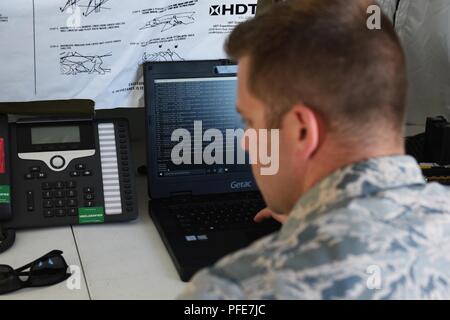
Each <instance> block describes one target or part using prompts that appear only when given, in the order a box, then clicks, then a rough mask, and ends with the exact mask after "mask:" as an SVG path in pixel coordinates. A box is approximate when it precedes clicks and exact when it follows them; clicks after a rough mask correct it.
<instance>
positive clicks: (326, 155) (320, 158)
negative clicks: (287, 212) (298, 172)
mask: <svg viewBox="0 0 450 320" xmlns="http://www.w3.org/2000/svg"><path fill="white" fill-rule="evenodd" d="M323 150H326V151H322V152H320V153H318V154H317V155H316V157H317V158H316V159H313V160H312V161H311V166H310V168H309V170H308V173H307V174H306V177H305V179H304V184H303V188H302V195H303V194H305V193H306V192H308V191H309V190H311V189H312V188H313V187H314V186H315V185H316V184H317V183H319V182H320V181H322V180H323V179H325V178H326V177H327V176H329V175H330V174H332V173H333V172H335V171H337V170H339V169H342V168H345V167H347V166H350V165H352V164H355V163H358V162H363V161H367V160H369V159H373V158H380V157H389V156H398V155H404V154H405V148H404V146H403V144H402V143H391V144H388V143H386V144H385V145H384V146H382V145H381V144H379V145H375V144H371V145H366V146H361V147H360V148H354V147H353V148H348V147H347V148H346V147H344V146H341V147H339V144H335V145H334V147H332V148H324V149H323Z"/></svg>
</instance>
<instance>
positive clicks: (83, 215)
mask: <svg viewBox="0 0 450 320" xmlns="http://www.w3.org/2000/svg"><path fill="white" fill-rule="evenodd" d="M78 221H79V223H80V224H87V223H103V222H105V209H104V208H103V207H92V208H79V209H78Z"/></svg>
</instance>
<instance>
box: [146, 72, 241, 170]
mask: <svg viewBox="0 0 450 320" xmlns="http://www.w3.org/2000/svg"><path fill="white" fill-rule="evenodd" d="M153 89H154V91H153V92H154V102H155V104H156V108H155V119H154V120H155V121H154V122H153V123H154V125H156V128H155V130H156V140H155V145H156V162H157V163H156V167H157V175H158V176H159V177H160V178H164V177H177V176H201V175H208V176H209V175H224V174H228V173H238V172H242V171H250V168H249V166H248V165H244V164H237V163H238V160H237V153H238V151H242V149H241V146H240V141H239V140H240V138H239V136H238V135H234V136H231V131H230V130H233V131H235V129H243V123H242V120H241V118H240V116H239V114H238V113H237V111H236V107H235V103H236V89H237V78H236V77H235V76H230V77H201V78H179V79H155V81H154V88H153ZM177 129H181V131H180V130H177ZM209 129H215V130H214V131H213V132H214V133H215V134H213V136H207V137H209V138H206V139H205V136H204V135H205V133H206V132H207V130H209ZM177 132H178V133H180V132H181V135H180V134H177ZM235 132H237V131H235ZM188 133H189V134H188ZM218 133H221V135H222V137H218ZM212 143H214V145H215V146H216V147H217V146H219V145H222V146H223V149H222V150H220V148H212ZM176 146H178V149H177V147H176ZM208 146H209V148H208ZM174 148H175V149H174ZM180 149H182V150H183V152H182V151H180ZM187 150H189V151H190V152H189V154H188V155H186V154H185V151H187ZM230 153H231V155H230ZM242 153H243V152H242ZM205 154H206V155H210V156H213V157H214V159H215V160H217V161H215V163H213V164H211V162H210V160H207V159H206V158H205ZM174 156H175V157H181V156H182V157H183V159H184V160H185V161H183V162H182V163H179V162H178V163H177V161H174ZM230 157H231V158H230ZM231 159H233V161H230V160H231ZM208 161H209V162H208ZM239 163H241V162H239ZM246 163H248V161H246Z"/></svg>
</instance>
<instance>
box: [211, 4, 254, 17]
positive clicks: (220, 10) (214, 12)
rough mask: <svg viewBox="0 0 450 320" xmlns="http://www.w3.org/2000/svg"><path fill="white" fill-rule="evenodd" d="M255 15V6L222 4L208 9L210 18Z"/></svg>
mask: <svg viewBox="0 0 450 320" xmlns="http://www.w3.org/2000/svg"><path fill="white" fill-rule="evenodd" d="M248 13H250V14H253V15H254V14H255V13H256V4H223V5H212V6H211V7H209V15H210V16H225V15H244V14H248Z"/></svg>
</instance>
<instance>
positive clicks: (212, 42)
mask: <svg viewBox="0 0 450 320" xmlns="http://www.w3.org/2000/svg"><path fill="white" fill-rule="evenodd" d="M256 2H257V0H236V1H228V0H227V1H223V0H201V1H200V0H152V1H142V0H127V1H123V0H39V1H25V0H2V1H1V4H0V45H1V47H2V50H0V61H8V63H3V64H0V83H2V86H0V101H3V102H11V101H36V100H53V99H92V100H94V102H95V106H96V108H98V109H104V108H116V107H139V106H142V103H143V99H142V97H143V88H144V86H143V78H142V64H143V63H146V62H171V61H181V60H202V59H222V58H225V57H226V56H225V53H224V50H223V44H224V42H225V40H226V38H227V36H228V35H229V33H230V32H231V31H232V30H233V29H234V27H235V26H236V25H238V24H239V23H241V22H243V21H245V20H247V19H249V18H251V17H253V16H254V14H255V11H256Z"/></svg>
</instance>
